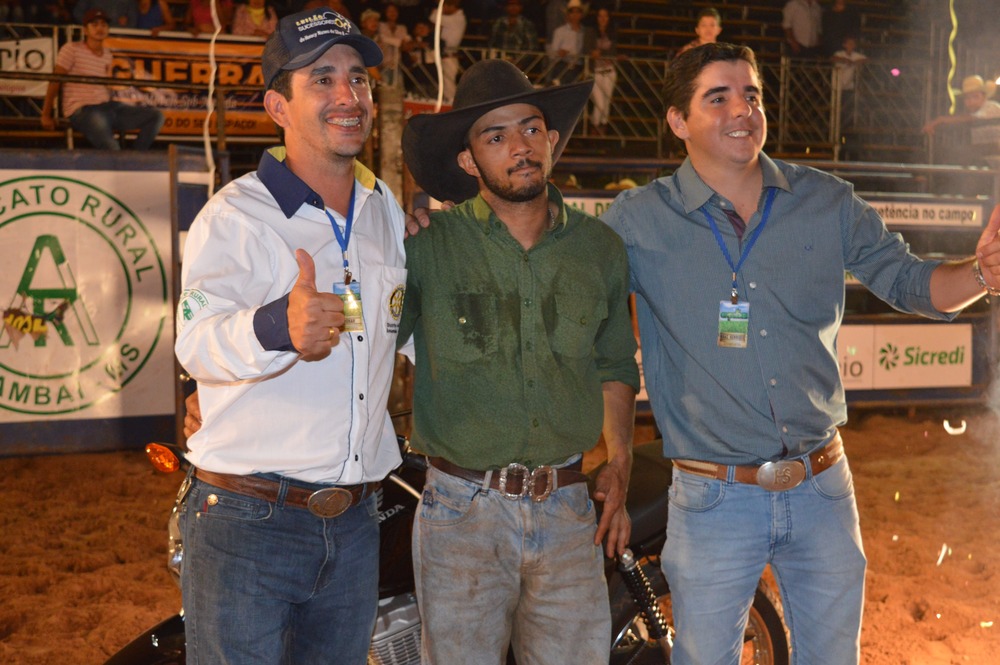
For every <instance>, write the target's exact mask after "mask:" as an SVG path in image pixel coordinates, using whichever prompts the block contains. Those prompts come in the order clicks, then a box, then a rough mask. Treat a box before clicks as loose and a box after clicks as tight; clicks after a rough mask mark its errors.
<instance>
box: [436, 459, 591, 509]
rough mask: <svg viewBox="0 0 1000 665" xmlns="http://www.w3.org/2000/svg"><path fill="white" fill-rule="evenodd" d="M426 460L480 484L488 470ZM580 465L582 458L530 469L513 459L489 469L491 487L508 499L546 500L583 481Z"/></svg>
mask: <svg viewBox="0 0 1000 665" xmlns="http://www.w3.org/2000/svg"><path fill="white" fill-rule="evenodd" d="M427 462H428V464H430V465H431V466H433V467H434V468H435V469H438V470H439V471H444V472H445V473H447V474H449V475H452V476H455V477H457V478H461V479H463V480H468V481H471V482H473V483H478V484H480V485H482V484H483V482H485V480H486V474H487V473H488V472H487V471H475V470H473V469H466V468H465V467H461V466H458V465H457V464H452V463H451V462H449V461H448V460H446V459H444V458H443V457H428V458H427ZM582 468H583V460H582V459H581V460H577V461H576V462H574V463H572V464H569V465H567V466H563V467H559V468H553V467H551V466H538V467H535V468H534V469H529V468H528V467H526V466H525V465H523V464H518V463H517V462H514V463H513V464H508V465H507V466H505V467H503V468H501V469H495V470H494V471H493V472H492V474H493V475H492V476H490V489H493V490H497V491H498V492H500V493H501V494H502V495H503V496H504V497H506V498H508V499H520V498H522V497H526V496H529V497H531V499H532V501H545V499H547V498H548V496H549V495H550V494H552V492H553V491H554V490H556V489H558V488H560V487H565V486H566V485H572V484H573V483H582V482H584V481H586V480H587V475H586V474H585V473H583V472H581V471H580V469H582Z"/></svg>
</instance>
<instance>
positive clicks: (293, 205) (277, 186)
mask: <svg viewBox="0 0 1000 665" xmlns="http://www.w3.org/2000/svg"><path fill="white" fill-rule="evenodd" d="M362 168H363V167H362ZM364 171H365V172H367V169H364ZM257 177H258V178H260V181H261V182H262V183H263V184H264V187H266V188H267V191H268V192H270V193H271V196H273V197H274V200H275V202H277V204H278V207H279V208H281V212H282V213H284V215H285V217H286V218H288V219H291V218H292V216H294V215H295V213H296V212H298V210H299V208H301V207H302V205H303V204H306V205H311V206H312V207H314V208H318V209H319V210H325V209H326V206H325V205H324V203H323V197H321V196H320V195H319V194H317V193H316V192H315V191H314V190H313V188H312V187H310V186H309V185H307V184H306V183H305V182H304V181H303V180H302V179H301V178H299V177H298V176H297V175H295V174H294V173H292V172H291V170H290V169H289V168H288V166H286V165H285V148H284V146H277V147H274V148H270V149H269V150H265V151H264V154H263V155H262V156H261V158H260V164H259V165H258V166H257ZM371 180H372V187H371V189H372V190H373V191H375V192H378V193H379V194H381V193H382V189H381V188H380V187H379V185H378V182H377V181H375V180H374V177H373V178H372V179H371ZM362 184H363V185H364V184H367V183H364V182H362Z"/></svg>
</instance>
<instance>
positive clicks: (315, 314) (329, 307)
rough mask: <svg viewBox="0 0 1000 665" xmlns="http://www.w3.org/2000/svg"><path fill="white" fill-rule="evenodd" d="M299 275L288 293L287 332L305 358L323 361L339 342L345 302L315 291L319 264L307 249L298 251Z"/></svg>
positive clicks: (331, 295) (334, 296)
mask: <svg viewBox="0 0 1000 665" xmlns="http://www.w3.org/2000/svg"><path fill="white" fill-rule="evenodd" d="M295 261H296V262H297V263H298V264H299V278H298V279H297V280H296V281H295V285H294V286H293V287H292V291H291V293H289V294H288V335H289V337H290V338H291V340H292V345H294V346H295V350H296V351H298V352H299V353H300V354H301V355H302V359H303V360H306V361H314V360H322V359H323V358H326V357H327V356H328V355H330V349H332V348H333V347H334V346H336V345H337V343H338V342H339V341H340V328H341V326H343V325H344V301H343V300H341V299H340V296H337V295H334V294H333V293H321V292H319V291H317V290H316V264H315V263H314V262H313V258H312V257H311V256H310V255H309V253H308V252H306V251H305V250H304V249H297V250H295Z"/></svg>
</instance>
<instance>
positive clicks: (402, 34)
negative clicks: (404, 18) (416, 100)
mask: <svg viewBox="0 0 1000 665" xmlns="http://www.w3.org/2000/svg"><path fill="white" fill-rule="evenodd" d="M382 19H383V20H382V21H380V22H379V24H378V38H377V39H376V40H375V41H376V42H377V43H378V45H379V46H381V47H382V81H383V82H384V83H385V84H387V85H394V84H396V82H397V81H399V80H401V79H400V77H399V54H400V52H401V51H402V48H403V44H405V43H407V42H408V41H410V33H409V31H408V30H407V29H406V26H405V25H403V24H402V23H400V22H399V7H397V6H396V4H395V3H393V2H390V3H388V4H386V6H385V11H384V12H383V13H382Z"/></svg>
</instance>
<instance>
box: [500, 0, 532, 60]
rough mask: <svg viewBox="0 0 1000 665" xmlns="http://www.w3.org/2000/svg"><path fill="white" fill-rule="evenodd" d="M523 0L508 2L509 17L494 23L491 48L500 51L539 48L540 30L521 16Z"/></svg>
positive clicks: (502, 17)
mask: <svg viewBox="0 0 1000 665" xmlns="http://www.w3.org/2000/svg"><path fill="white" fill-rule="evenodd" d="M523 9H524V6H523V5H522V4H521V0H507V16H501V17H500V18H498V19H497V20H495V21H493V27H492V29H491V30H490V43H489V45H490V48H491V49H497V50H499V51H534V50H536V49H537V48H538V29H537V28H536V27H535V24H534V23H532V22H531V19H528V18H526V17H524V16H522V15H521V12H522V11H523Z"/></svg>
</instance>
